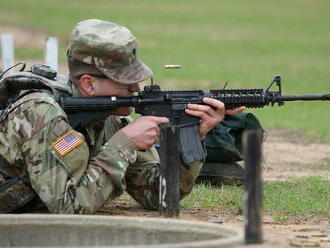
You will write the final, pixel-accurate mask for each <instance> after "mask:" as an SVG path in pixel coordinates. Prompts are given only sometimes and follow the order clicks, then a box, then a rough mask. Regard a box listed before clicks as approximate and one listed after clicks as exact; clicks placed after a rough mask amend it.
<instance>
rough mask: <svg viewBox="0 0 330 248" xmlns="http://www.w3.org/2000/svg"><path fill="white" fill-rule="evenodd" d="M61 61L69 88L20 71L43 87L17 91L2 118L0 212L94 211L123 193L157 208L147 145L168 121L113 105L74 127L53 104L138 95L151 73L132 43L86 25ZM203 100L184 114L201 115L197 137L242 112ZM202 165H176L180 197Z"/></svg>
mask: <svg viewBox="0 0 330 248" xmlns="http://www.w3.org/2000/svg"><path fill="white" fill-rule="evenodd" d="M67 56H68V66H69V81H68V83H67V84H66V86H68V87H66V86H65V85H61V84H60V83H57V84H56V82H55V83H54V81H52V80H51V79H50V78H51V77H50V78H48V79H47V78H44V77H43V76H44V75H43V73H38V70H32V72H31V73H27V72H26V73H25V74H24V76H28V77H31V79H32V77H34V78H37V79H38V80H40V81H42V82H44V83H45V84H47V86H48V87H47V89H33V90H28V91H24V92H21V94H20V95H19V97H17V98H16V99H14V100H13V99H12V101H11V102H10V104H8V105H7V107H6V109H5V110H4V111H3V113H2V115H1V119H0V130H1V131H0V141H1V143H0V155H1V157H0V158H1V162H0V172H1V176H0V180H4V179H5V180H6V182H5V183H3V184H2V186H1V191H0V198H1V197H2V198H1V199H0V211H2V212H11V211H17V209H20V208H22V206H24V205H25V206H26V204H27V203H28V202H29V204H30V205H29V206H31V208H32V205H33V203H34V202H35V201H38V200H41V202H42V204H44V205H45V206H46V207H47V209H48V210H49V211H50V212H53V213H94V212H96V211H97V210H98V209H100V208H101V207H102V206H103V205H104V204H105V202H106V201H107V200H111V199H114V198H115V197H117V196H119V195H121V194H122V193H123V192H124V191H125V190H126V191H127V192H128V193H129V194H130V195H131V196H132V197H133V198H134V199H135V200H136V201H137V202H139V203H140V204H141V205H142V206H143V207H144V208H146V209H157V208H158V184H159V183H158V176H159V167H158V162H159V157H158V155H157V152H156V150H155V149H154V148H153V145H154V144H155V143H156V142H157V139H158V138H159V132H160V131H159V127H158V125H159V124H161V123H166V122H168V119H167V118H164V117H154V116H143V117H140V118H138V119H136V120H134V121H133V120H131V119H130V118H129V117H128V115H129V114H130V113H131V108H130V107H120V108H118V110H117V111H116V112H112V113H109V118H108V119H107V120H106V121H98V122H92V123H89V124H88V125H87V126H84V127H80V128H79V129H76V130H74V129H73V128H72V127H71V126H70V125H69V123H68V120H67V116H66V114H65V112H64V111H63V109H61V108H60V106H59V105H58V103H57V102H56V97H57V96H58V95H71V96H74V97H81V96H82V97H92V96H110V95H112V96H113V95H116V96H131V95H132V94H133V93H135V92H137V91H139V90H140V86H139V83H140V82H142V81H144V80H146V79H148V78H150V77H151V76H152V72H151V70H150V69H149V68H148V67H147V66H146V65H145V64H143V63H142V62H141V61H140V60H139V59H138V58H137V44H136V38H135V37H134V36H133V35H132V33H131V32H130V31H129V30H128V29H127V28H125V27H123V26H120V25H117V24H114V23H111V22H108V21H102V20H96V19H90V20H85V21H82V22H80V23H78V24H77V25H76V26H75V27H74V29H73V31H72V33H71V37H70V40H69V47H68V50H67ZM40 74H42V75H40ZM16 77H19V75H17V76H16ZM13 78H15V75H14V76H8V77H7V78H4V79H3V80H2V84H3V85H5V83H8V82H10V80H13ZM204 102H205V103H207V104H208V105H195V104H189V105H188V108H187V109H186V112H187V113H188V114H191V115H193V116H198V117H200V118H201V122H200V126H199V134H200V138H201V140H203V139H204V138H205V136H206V134H207V133H208V132H209V131H210V130H211V129H212V128H213V127H214V126H215V125H217V124H218V123H219V122H221V121H222V120H223V118H224V115H225V113H227V114H236V113H239V112H241V111H243V110H244V108H238V109H235V110H231V111H225V109H224V105H223V103H221V102H220V101H217V100H214V99H210V98H205V99H204ZM209 105H210V106H209ZM211 106H212V107H211ZM201 165H202V161H197V162H194V163H192V164H188V165H187V164H186V165H181V166H180V180H181V184H180V195H181V198H182V197H184V196H185V195H187V194H189V192H190V191H191V189H192V187H193V183H194V181H195V179H196V177H197V175H198V172H199V170H200V168H201ZM25 209H26V208H25ZM24 211H25V210H24Z"/></svg>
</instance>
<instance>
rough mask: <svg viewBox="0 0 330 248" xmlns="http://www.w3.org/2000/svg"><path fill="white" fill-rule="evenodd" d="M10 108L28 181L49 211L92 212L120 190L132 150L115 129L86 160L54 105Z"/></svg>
mask: <svg viewBox="0 0 330 248" xmlns="http://www.w3.org/2000/svg"><path fill="white" fill-rule="evenodd" d="M15 112H16V113H15V115H14V121H13V123H14V124H13V127H12V128H13V130H14V131H15V132H16V133H17V136H18V137H20V139H21V142H22V146H21V149H22V154H23V160H24V162H25V164H26V166H27V171H28V174H29V177H30V181H31V185H32V187H33V189H34V190H35V191H36V193H37V194H38V195H39V197H40V198H41V200H42V201H43V202H44V203H45V204H46V205H47V207H48V208H49V210H50V211H51V212H55V213H92V212H95V211H97V210H98V209H99V208H100V207H102V206H103V204H104V203H105V201H106V200H107V199H111V198H114V197H116V196H118V195H120V194H121V193H122V192H123V191H124V190H125V188H126V185H125V182H124V175H125V173H126V168H127V166H128V164H129V162H134V161H135V159H136V151H134V150H133V148H132V145H130V143H129V142H128V140H127V139H126V138H125V136H124V135H123V134H122V133H121V132H120V131H119V132H117V133H116V134H115V135H114V136H113V137H112V138H111V139H110V140H108V142H106V143H105V144H104V145H103V147H102V148H101V150H100V152H99V153H98V154H97V155H96V156H94V157H92V158H90V156H89V150H88V146H87V144H86V142H85V141H84V137H83V136H82V135H81V134H80V133H78V132H76V131H74V130H72V128H71V127H70V126H69V124H68V122H67V119H66V116H65V113H64V112H63V110H62V109H61V108H60V107H58V106H56V104H55V105H52V104H49V103H37V104H36V103H34V104H29V103H25V104H24V106H23V105H22V107H19V108H17V109H16V111H15Z"/></svg>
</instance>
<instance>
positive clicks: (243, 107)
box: [226, 106, 246, 115]
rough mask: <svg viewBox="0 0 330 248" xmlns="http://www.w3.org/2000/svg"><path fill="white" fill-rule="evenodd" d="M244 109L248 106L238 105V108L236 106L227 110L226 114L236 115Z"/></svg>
mask: <svg viewBox="0 0 330 248" xmlns="http://www.w3.org/2000/svg"><path fill="white" fill-rule="evenodd" d="M244 110H246V107H245V106H241V107H238V108H235V109H228V110H226V114H227V115H236V114H239V113H241V112H243V111H244Z"/></svg>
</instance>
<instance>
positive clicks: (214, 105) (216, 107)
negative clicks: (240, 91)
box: [185, 97, 246, 140]
mask: <svg viewBox="0 0 330 248" xmlns="http://www.w3.org/2000/svg"><path fill="white" fill-rule="evenodd" d="M203 102H204V103H206V104H207V105H200V104H188V106H187V109H186V110H185V111H186V113H187V114H190V115H193V116H197V117H200V118H201V120H200V125H199V137H200V139H201V140H203V139H205V136H206V134H207V133H208V132H209V131H210V130H211V129H212V128H214V127H215V126H216V125H218V124H219V123H220V122H221V121H222V120H223V119H224V118H225V114H229V115H234V114H238V113H241V112H242V111H244V110H245V109H246V108H245V107H239V108H236V109H230V110H225V105H224V104H223V103H222V102H221V101H218V100H216V99H212V98H207V97H206V98H204V99H203Z"/></svg>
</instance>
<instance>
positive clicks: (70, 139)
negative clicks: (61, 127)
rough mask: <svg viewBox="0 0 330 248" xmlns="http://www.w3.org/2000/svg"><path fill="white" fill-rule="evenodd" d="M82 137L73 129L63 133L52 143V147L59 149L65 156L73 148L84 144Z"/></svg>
mask: <svg viewBox="0 0 330 248" xmlns="http://www.w3.org/2000/svg"><path fill="white" fill-rule="evenodd" d="M82 143H83V141H82V139H81V138H80V137H79V136H78V134H77V133H76V132H75V131H73V130H71V131H69V132H67V133H66V134H65V135H63V136H62V137H61V138H59V139H58V140H56V141H55V142H53V143H52V147H53V148H54V149H55V151H57V152H58V153H59V154H60V155H61V156H65V155H66V154H68V153H69V152H71V151H72V150H73V149H75V148H76V147H78V146H79V145H80V144H82Z"/></svg>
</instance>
